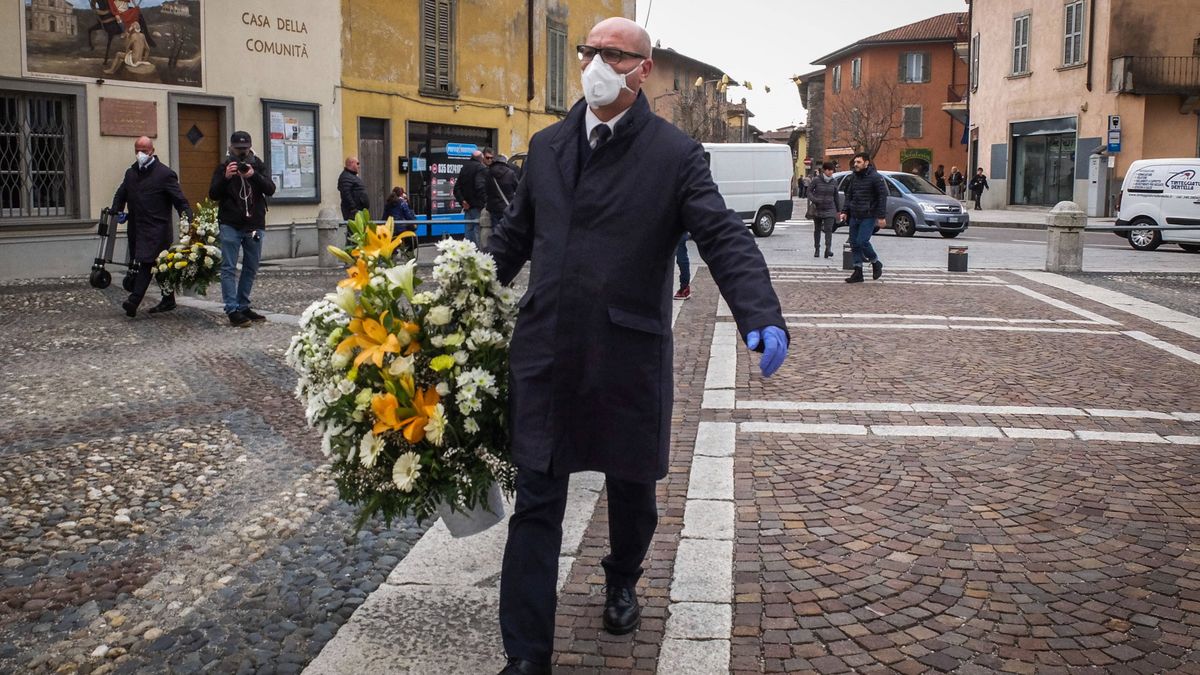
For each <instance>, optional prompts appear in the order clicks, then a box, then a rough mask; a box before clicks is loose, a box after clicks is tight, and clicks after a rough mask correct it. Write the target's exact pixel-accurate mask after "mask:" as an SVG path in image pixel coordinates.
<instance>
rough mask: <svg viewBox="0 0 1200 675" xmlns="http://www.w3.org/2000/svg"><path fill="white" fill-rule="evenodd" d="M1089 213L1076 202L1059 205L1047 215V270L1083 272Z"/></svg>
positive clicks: (1060, 203)
mask: <svg viewBox="0 0 1200 675" xmlns="http://www.w3.org/2000/svg"><path fill="white" fill-rule="evenodd" d="M1085 227H1087V214H1085V213H1084V212H1083V210H1082V209H1080V208H1079V206H1078V205H1077V204H1075V202H1059V203H1057V204H1055V205H1054V208H1053V209H1050V214H1049V215H1047V216H1046V230H1047V232H1046V271H1047V272H1060V273H1061V272H1082V271H1083V229H1084V228H1085Z"/></svg>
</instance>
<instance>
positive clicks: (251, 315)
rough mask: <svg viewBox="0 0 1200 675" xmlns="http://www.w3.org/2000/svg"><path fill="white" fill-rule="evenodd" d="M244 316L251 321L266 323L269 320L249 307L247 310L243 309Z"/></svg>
mask: <svg viewBox="0 0 1200 675" xmlns="http://www.w3.org/2000/svg"><path fill="white" fill-rule="evenodd" d="M242 314H245V315H246V318H247V319H250V320H251V321H266V320H267V317H265V316H263V315H262V314H259V313H258V312H256V311H254V310H252V309H250V308H249V307H247V308H246V309H243V310H242Z"/></svg>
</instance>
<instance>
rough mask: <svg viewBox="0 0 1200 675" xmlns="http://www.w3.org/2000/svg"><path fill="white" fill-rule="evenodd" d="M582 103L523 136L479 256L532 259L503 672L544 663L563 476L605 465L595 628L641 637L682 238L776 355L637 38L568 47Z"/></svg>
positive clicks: (782, 340) (724, 222)
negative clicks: (509, 193) (523, 150)
mask: <svg viewBox="0 0 1200 675" xmlns="http://www.w3.org/2000/svg"><path fill="white" fill-rule="evenodd" d="M578 51H579V55H580V58H581V61H582V65H583V88H584V92H585V97H586V102H585V101H580V102H578V103H576V104H575V106H574V107H573V108H572V109H571V111H570V113H568V115H567V117H566V119H565V120H563V121H562V122H559V123H558V124H555V125H553V126H550V127H549V128H547V129H545V130H543V131H541V132H539V133H537V134H535V135H534V137H533V139H532V141H531V143H530V151H529V156H528V159H527V160H526V163H525V165H524V169H523V172H522V179H521V183H520V185H519V186H518V188H517V192H516V195H515V196H514V198H513V200H512V204H511V206H510V207H509V208H508V209H507V211H506V212H505V218H504V221H503V223H502V224H501V225H500V226H499V227H498V228H497V229H496V230H495V232H494V233H493V237H492V239H491V241H490V242H489V249H490V251H491V253H492V254H493V255H494V257H495V259H496V263H497V271H498V275H499V278H500V280H501V281H502V282H504V283H509V282H510V281H512V279H513V278H514V277H515V276H516V274H517V273H518V272H519V271H520V269H521V267H522V266H523V265H524V264H525V262H526V261H532V268H531V272H530V279H529V290H528V291H527V292H526V294H525V296H524V297H523V298H522V299H521V301H520V303H519V313H518V317H517V322H516V328H515V330H514V333H513V337H512V342H511V351H510V378H509V379H510V392H511V401H510V420H511V433H512V448H513V454H514V458H515V460H516V464H517V466H518V473H517V499H516V508H515V513H514V514H513V516H512V519H511V521H510V523H509V536H508V544H507V548H506V550H505V555H504V565H503V571H502V575H501V588H500V627H501V633H502V635H503V638H504V648H505V651H506V652H507V656H508V659H509V662H508V665H507V666H506V667H505V669H504V670H503V671H502V672H503V673H548V672H550V661H551V656H552V651H553V641H554V614H555V602H556V593H555V582H556V578H557V573H558V556H559V550H560V548H561V545H562V518H563V512H564V510H565V508H566V502H567V483H568V476H569V474H571V473H572V472H576V471H600V472H603V473H604V474H605V476H606V481H605V482H606V488H607V492H608V508H609V523H610V525H609V538H610V543H611V547H612V548H611V553H610V554H609V555H608V556H607V557H605V558H604V560H603V563H602V564H603V567H604V572H605V577H606V580H607V595H606V601H605V608H604V614H603V624H604V628H605V630H607V631H608V632H610V633H614V634H623V633H629V632H631V631H633V630H635V629H636V628H637V626H638V622H639V620H640V607H639V604H638V600H637V596H636V593H635V592H634V587H635V586H636V584H637V582H638V579H639V577H640V576H641V573H642V567H641V565H642V561H643V559H644V557H645V555H646V551H647V549H648V548H649V545H650V539H651V537H652V536H653V534H654V530H655V527H656V526H657V519H658V514H657V505H656V503H655V481H657V480H659V479H661V478H663V477H664V476H665V475H666V473H667V465H668V462H667V456H668V450H669V445H670V438H671V408H672V395H673V382H672V372H671V368H672V355H673V348H672V341H671V290H672V272H673V271H674V265H673V258H672V253H673V252H674V251H675V246H676V244H677V242H678V241H679V239H680V237H681V236H682V235H683V234H684V232H687V233H688V234H689V235H690V236H691V238H692V240H693V241H694V242H695V243H696V246H697V248H698V249H699V251H700V254H701V255H702V256H703V257H704V259H705V261H706V262H707V263H708V268H709V270H710V271H711V273H712V276H713V278H714V280H715V281H716V283H717V286H718V288H719V289H720V291H721V294H722V295H723V296H724V297H725V299H726V301H727V302H728V304H729V306H730V308H731V309H732V311H733V315H734V317H735V319H736V321H737V326H738V330H739V332H740V333H741V335H742V337H743V338H744V339H745V341H746V345H747V346H748V347H749V348H750V349H753V350H762V351H763V357H762V359H761V362H760V367H761V369H762V374H763V376H769V375H771V374H772V373H774V372H775V370H776V369H777V368H778V367H779V365H780V364H781V363H782V362H783V359H784V356H785V355H786V353H787V343H788V336H787V332H786V331H785V329H784V326H785V324H784V319H783V316H782V314H781V311H780V307H779V300H778V299H777V298H776V296H775V292H774V290H773V289H772V288H771V282H770V274H769V273H768V270H767V266H766V264H765V263H764V261H763V257H762V254H761V253H760V252H759V250H758V247H757V245H756V244H755V243H754V237H753V236H752V235H751V234H750V232H749V231H748V230H747V229H746V226H745V224H744V223H743V222H742V220H741V219H740V218H738V216H737V215H736V214H735V213H734V212H733V211H730V210H729V209H728V208H727V207H726V206H725V202H724V200H723V199H722V198H721V195H720V193H718V191H717V188H716V185H715V184H714V183H713V181H712V176H711V174H710V173H709V169H708V164H707V163H706V162H705V160H704V151H703V148H702V147H701V146H700V144H699V143H697V142H695V141H694V140H692V139H690V138H688V137H687V136H685V135H684V134H683V133H682V132H680V131H679V130H678V129H676V128H675V127H674V126H672V125H671V124H670V123H668V122H666V121H665V120H663V119H661V118H659V117H658V116H656V115H655V114H654V113H653V112H651V110H650V106H649V105H648V103H647V100H646V97H645V95H644V94H642V93H641V92H640V89H641V85H642V83H643V82H644V81H645V80H646V77H647V76H648V75H649V74H650V70H651V68H652V66H653V63H652V61H651V59H650V54H651V42H650V37H649V35H647V34H646V31H645V30H643V29H642V28H641V27H639V26H638V25H637V24H635V23H633V22H632V21H629V20H628V19H624V18H612V19H607V20H605V21H602V22H601V23H599V24H597V25H596V26H595V27H594V28H593V29H592V32H591V33H590V34H589V36H588V39H587V43H586V44H584V45H580V46H579V47H578Z"/></svg>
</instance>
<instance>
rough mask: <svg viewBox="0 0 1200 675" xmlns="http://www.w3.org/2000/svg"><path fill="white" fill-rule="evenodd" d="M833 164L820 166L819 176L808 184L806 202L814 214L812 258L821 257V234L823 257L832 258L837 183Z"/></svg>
mask: <svg viewBox="0 0 1200 675" xmlns="http://www.w3.org/2000/svg"><path fill="white" fill-rule="evenodd" d="M833 168H834V167H833V162H825V163H824V164H822V165H821V174H820V175H819V176H814V177H813V179H812V182H810V183H809V184H808V201H810V202H812V205H813V209H814V210H815V211H816V213H815V214H814V216H813V257H814V258H817V257H820V255H821V233H822V232H824V233H825V257H826V258H832V257H833V247H832V244H833V223H834V220H835V219H837V181H836V180H834V178H833Z"/></svg>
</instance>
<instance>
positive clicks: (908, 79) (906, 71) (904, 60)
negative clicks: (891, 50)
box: [900, 52, 930, 84]
mask: <svg viewBox="0 0 1200 675" xmlns="http://www.w3.org/2000/svg"><path fill="white" fill-rule="evenodd" d="M929 60H930V59H929V52H904V53H903V54H901V55H900V82H901V83H902V84H919V83H921V82H928V81H929Z"/></svg>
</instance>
